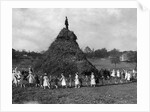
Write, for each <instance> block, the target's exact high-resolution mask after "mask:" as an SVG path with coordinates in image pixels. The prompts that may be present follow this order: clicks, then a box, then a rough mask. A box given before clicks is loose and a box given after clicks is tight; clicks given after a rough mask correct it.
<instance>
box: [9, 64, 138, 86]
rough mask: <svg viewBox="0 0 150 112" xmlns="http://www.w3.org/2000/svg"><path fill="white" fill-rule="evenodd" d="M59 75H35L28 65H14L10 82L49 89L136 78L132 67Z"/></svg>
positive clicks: (119, 81)
mask: <svg viewBox="0 0 150 112" xmlns="http://www.w3.org/2000/svg"><path fill="white" fill-rule="evenodd" d="M60 76H61V77H56V76H51V75H47V73H44V74H43V75H37V74H36V73H34V72H33V70H32V69H31V68H30V67H29V70H28V71H18V70H17V67H16V68H15V69H13V71H12V84H13V86H16V87H33V86H36V87H41V88H43V89H46V88H49V89H50V88H53V87H55V88H58V87H59V86H60V85H61V87H62V88H67V87H75V88H80V87H81V86H83V85H82V83H83V82H85V86H91V87H95V86H96V85H98V84H99V83H100V82H101V84H102V85H105V83H104V82H105V81H107V84H119V83H128V82H131V81H136V80H137V72H136V70H134V69H133V70H132V71H131V70H130V71H129V70H124V69H122V70H119V69H118V70H115V69H113V70H107V69H101V70H100V71H99V72H98V73H94V72H90V75H87V74H84V75H82V78H81V77H80V75H79V73H78V72H76V73H75V75H71V74H70V75H68V77H65V75H64V74H63V73H61V75H60Z"/></svg>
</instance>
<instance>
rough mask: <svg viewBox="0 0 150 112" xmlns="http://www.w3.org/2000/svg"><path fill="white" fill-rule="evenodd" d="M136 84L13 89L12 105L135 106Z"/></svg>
mask: <svg viewBox="0 0 150 112" xmlns="http://www.w3.org/2000/svg"><path fill="white" fill-rule="evenodd" d="M136 91H137V84H136V83H128V84H121V85H105V86H98V87H82V88H79V89H78V88H59V89H48V88H47V89H45V90H44V89H42V88H37V87H29V88H16V87H14V88H13V96H12V103H14V104H15V103H17V104H18V103H21V104H22V103H40V104H58V103H59V104H122V103H123V104H136V103H137V92H136Z"/></svg>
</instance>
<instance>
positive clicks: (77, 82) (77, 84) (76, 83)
mask: <svg viewBox="0 0 150 112" xmlns="http://www.w3.org/2000/svg"><path fill="white" fill-rule="evenodd" d="M75 88H80V82H79V76H78V73H76V74H75Z"/></svg>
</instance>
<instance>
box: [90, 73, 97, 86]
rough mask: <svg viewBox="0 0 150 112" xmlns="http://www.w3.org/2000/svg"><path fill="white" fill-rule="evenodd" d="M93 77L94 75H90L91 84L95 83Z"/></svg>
mask: <svg viewBox="0 0 150 112" xmlns="http://www.w3.org/2000/svg"><path fill="white" fill-rule="evenodd" d="M95 84H96V83H95V78H94V75H91V85H95Z"/></svg>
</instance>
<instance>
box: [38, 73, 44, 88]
mask: <svg viewBox="0 0 150 112" xmlns="http://www.w3.org/2000/svg"><path fill="white" fill-rule="evenodd" d="M39 80H40V87H41V88H43V76H42V75H41V76H40V78H39Z"/></svg>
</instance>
